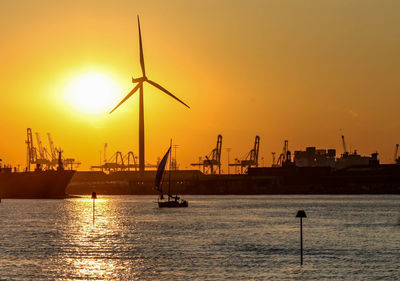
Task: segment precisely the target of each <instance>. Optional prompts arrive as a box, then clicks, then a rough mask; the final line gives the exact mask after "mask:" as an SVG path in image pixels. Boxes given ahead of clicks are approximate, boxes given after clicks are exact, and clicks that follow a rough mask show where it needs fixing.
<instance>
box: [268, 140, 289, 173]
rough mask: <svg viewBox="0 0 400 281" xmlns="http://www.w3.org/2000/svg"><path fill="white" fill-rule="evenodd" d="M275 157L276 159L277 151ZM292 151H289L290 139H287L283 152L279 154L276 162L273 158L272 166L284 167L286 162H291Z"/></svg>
mask: <svg viewBox="0 0 400 281" xmlns="http://www.w3.org/2000/svg"><path fill="white" fill-rule="evenodd" d="M272 156H273V159H275V153H273V154H272ZM291 158H292V157H291V153H290V151H289V141H288V140H285V141H284V142H283V148H282V153H281V154H280V155H279V157H278V160H276V162H275V161H274V160H273V163H272V167H282V166H283V164H284V163H286V162H291Z"/></svg>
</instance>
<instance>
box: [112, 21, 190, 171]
mask: <svg viewBox="0 0 400 281" xmlns="http://www.w3.org/2000/svg"><path fill="white" fill-rule="evenodd" d="M137 19H138V28H139V49H140V66H141V68H142V77H140V78H133V77H132V83H134V84H135V83H137V84H136V86H135V87H134V88H133V90H132V91H130V92H129V94H127V95H126V97H125V98H124V99H123V100H122V101H121V102H120V103H119V104H118V105H117V106H116V107H114V109H113V110H111V111H110V114H111V113H113V111H114V110H116V109H117V108H118V107H119V106H120V105H121V104H123V103H124V102H125V101H126V100H127V99H129V98H130V97H131V96H132V95H133V94H134V93H135V92H136V91H137V90H139V172H140V173H141V174H143V172H144V164H145V162H144V108H143V84H144V82H147V83H149V84H150V85H152V86H154V87H156V88H157V89H159V90H161V91H162V92H164V93H165V94H167V95H169V96H170V97H172V98H174V99H176V100H177V101H179V102H180V103H182V104H183V105H185V106H186V107H188V108H190V107H189V106H188V105H187V104H186V103H184V102H183V101H181V100H180V99H178V98H177V97H176V96H174V95H173V94H171V93H170V92H169V91H168V90H167V89H165V88H164V87H162V86H161V85H159V84H157V83H156V82H154V81H151V80H149V79H148V78H147V76H146V70H145V67H144V58H143V46H142V34H141V31H140V20H139V15H138V16H137Z"/></svg>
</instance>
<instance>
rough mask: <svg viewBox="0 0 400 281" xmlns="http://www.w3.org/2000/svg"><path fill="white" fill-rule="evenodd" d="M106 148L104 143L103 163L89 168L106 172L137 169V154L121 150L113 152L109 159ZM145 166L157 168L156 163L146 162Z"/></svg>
mask: <svg viewBox="0 0 400 281" xmlns="http://www.w3.org/2000/svg"><path fill="white" fill-rule="evenodd" d="M106 148H107V144H106V143H105V144H104V163H103V164H101V165H94V166H91V167H90V168H91V169H92V170H93V169H100V170H101V171H106V172H117V171H131V170H133V171H138V169H139V168H140V167H139V163H138V162H137V158H138V157H137V156H135V155H134V154H133V152H132V151H129V152H128V153H126V154H123V153H122V152H121V151H117V152H115V153H114V154H113V155H112V156H111V157H110V158H109V159H107V158H106ZM146 167H147V168H157V166H156V165H151V164H146Z"/></svg>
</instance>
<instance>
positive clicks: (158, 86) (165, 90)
mask: <svg viewBox="0 0 400 281" xmlns="http://www.w3.org/2000/svg"><path fill="white" fill-rule="evenodd" d="M147 82H149V83H150V84H151V85H153V86H154V87H156V88H158V89H159V90H161V91H163V92H164V93H166V94H167V95H169V96H170V97H172V98H174V99H176V100H177V101H179V102H180V103H182V104H183V105H185V106H186V107H188V108H190V107H189V106H188V105H187V104H186V103H184V102H183V101H181V100H180V99H178V98H177V97H175V96H174V95H173V94H171V93H170V92H169V91H168V90H167V89H165V88H163V87H162V86H160V85H159V84H157V83H156V82H153V81H151V80H147Z"/></svg>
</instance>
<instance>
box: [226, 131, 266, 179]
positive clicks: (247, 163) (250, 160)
mask: <svg viewBox="0 0 400 281" xmlns="http://www.w3.org/2000/svg"><path fill="white" fill-rule="evenodd" d="M259 150H260V137H259V136H256V138H255V141H254V147H253V148H252V149H251V150H250V152H249V153H247V155H246V157H245V158H244V159H243V160H238V162H237V163H232V164H229V163H228V164H229V166H231V167H232V166H239V167H240V172H241V173H242V174H243V169H244V168H249V167H258V152H259Z"/></svg>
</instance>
